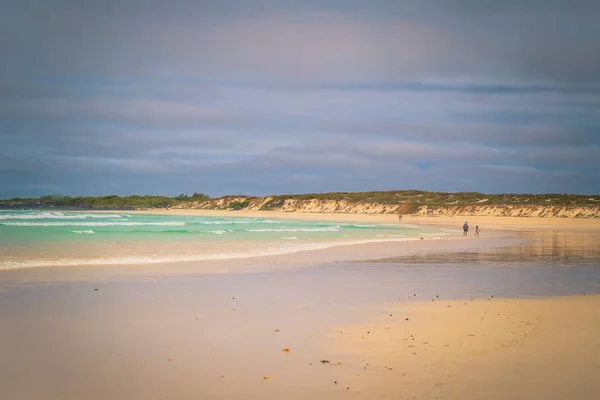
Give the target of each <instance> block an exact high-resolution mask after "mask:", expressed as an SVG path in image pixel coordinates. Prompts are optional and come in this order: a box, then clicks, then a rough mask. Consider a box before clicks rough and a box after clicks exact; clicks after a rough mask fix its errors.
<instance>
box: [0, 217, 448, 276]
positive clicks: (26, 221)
mask: <svg viewBox="0 0 600 400" xmlns="http://www.w3.org/2000/svg"><path fill="white" fill-rule="evenodd" d="M450 234H453V231H451V230H447V229H443V228H438V229H432V228H420V227H416V226H410V225H406V224H369V223H366V224H357V223H340V222H320V221H301V220H289V221H288V220H278V219H266V218H224V217H206V216H182V215H145V214H133V215H131V214H126V213H114V212H112V213H85V212H81V213H77V212H58V211H32V210H29V211H0V269H9V268H24V267H39V266H60V265H62V266H65V265H86V264H93V265H106V264H145V263H157V262H161V263H162V262H169V261H194V260H217V259H233V258H243V257H248V256H260V255H274V254H286V253H292V252H295V251H300V250H309V249H319V248H327V247H330V246H333V245H336V244H339V243H366V242H378V241H403V240H414V239H418V238H420V237H444V236H447V235H450Z"/></svg>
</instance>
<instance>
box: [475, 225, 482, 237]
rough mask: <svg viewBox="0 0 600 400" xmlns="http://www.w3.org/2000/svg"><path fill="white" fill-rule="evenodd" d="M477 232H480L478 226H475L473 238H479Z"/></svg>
mask: <svg viewBox="0 0 600 400" xmlns="http://www.w3.org/2000/svg"><path fill="white" fill-rule="evenodd" d="M479 232H481V231H480V230H479V225H475V236H479Z"/></svg>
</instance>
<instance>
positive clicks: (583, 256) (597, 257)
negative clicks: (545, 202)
mask: <svg viewBox="0 0 600 400" xmlns="http://www.w3.org/2000/svg"><path fill="white" fill-rule="evenodd" d="M514 237H515V238H516V239H519V240H521V241H522V242H521V244H519V245H515V246H507V247H504V248H500V249H489V250H480V249H468V250H464V251H458V252H433V253H431V252H430V253H417V254H412V255H406V256H399V257H391V258H385V259H379V260H370V261H369V262H372V263H405V264H436V263H444V264H500V263H501V264H503V265H511V264H515V265H522V264H528V265H540V266H574V265H592V266H600V234H598V233H596V232H544V231H539V232H515V233H514Z"/></svg>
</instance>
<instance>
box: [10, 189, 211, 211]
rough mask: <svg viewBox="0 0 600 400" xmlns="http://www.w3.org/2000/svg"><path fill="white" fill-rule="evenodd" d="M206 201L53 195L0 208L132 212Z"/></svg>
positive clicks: (199, 197) (14, 201)
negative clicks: (51, 208) (139, 209)
mask: <svg viewBox="0 0 600 400" xmlns="http://www.w3.org/2000/svg"><path fill="white" fill-rule="evenodd" d="M206 199H209V196H208V195H205V194H202V193H194V194H193V195H192V196H191V197H190V196H187V195H184V194H180V195H179V196H177V197H167V196H149V195H143V196H138V195H133V196H124V197H121V196H119V195H116V194H115V195H110V196H101V197H70V196H62V195H58V194H53V195H48V196H43V197H41V198H25V199H24V198H13V199H9V200H0V208H32V207H36V208H37V207H46V208H49V207H56V208H69V209H98V210H133V209H136V208H165V207H172V206H176V205H178V204H182V203H186V202H188V201H200V200H206Z"/></svg>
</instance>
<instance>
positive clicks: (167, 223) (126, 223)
mask: <svg viewBox="0 0 600 400" xmlns="http://www.w3.org/2000/svg"><path fill="white" fill-rule="evenodd" d="M0 225H6V226H38V227H41V226H146V225H148V226H185V222H178V221H165V222H131V221H123V222H116V221H115V222H101V221H99V222H87V221H77V222H2V223H0Z"/></svg>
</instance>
